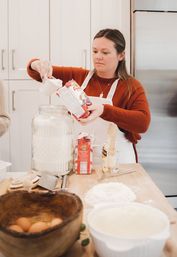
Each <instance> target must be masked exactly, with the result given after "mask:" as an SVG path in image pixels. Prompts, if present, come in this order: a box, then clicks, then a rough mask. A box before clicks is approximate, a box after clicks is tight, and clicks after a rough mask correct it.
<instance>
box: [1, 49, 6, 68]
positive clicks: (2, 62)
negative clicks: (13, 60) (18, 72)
mask: <svg viewBox="0 0 177 257" xmlns="http://www.w3.org/2000/svg"><path fill="white" fill-rule="evenodd" d="M4 53H5V49H1V68H2V70H5V66H4Z"/></svg>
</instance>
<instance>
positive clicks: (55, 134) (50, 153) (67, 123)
mask: <svg viewBox="0 0 177 257" xmlns="http://www.w3.org/2000/svg"><path fill="white" fill-rule="evenodd" d="M72 168H73V119H72V117H71V116H70V115H69V114H68V111H67V109H66V108H65V107H64V106H62V105H56V106H55V105H42V106H40V107H39V113H38V114H37V115H36V116H35V117H34V118H33V121H32V169H33V170H36V171H38V172H39V173H40V172H49V173H52V174H54V175H64V174H67V173H69V172H70V170H71V169H72Z"/></svg>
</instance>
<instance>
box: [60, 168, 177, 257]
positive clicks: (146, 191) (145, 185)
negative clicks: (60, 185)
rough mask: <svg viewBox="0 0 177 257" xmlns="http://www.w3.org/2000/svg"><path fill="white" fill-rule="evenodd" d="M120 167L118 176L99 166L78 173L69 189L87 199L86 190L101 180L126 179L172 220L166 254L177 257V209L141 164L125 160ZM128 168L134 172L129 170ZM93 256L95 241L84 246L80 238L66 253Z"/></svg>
mask: <svg viewBox="0 0 177 257" xmlns="http://www.w3.org/2000/svg"><path fill="white" fill-rule="evenodd" d="M120 170H121V173H122V175H117V176H114V177H111V176H109V175H106V176H105V177H103V175H102V173H101V171H100V170H99V169H98V170H97V172H95V173H93V174H92V175H76V174H74V175H72V176H70V177H69V179H68V185H67V186H68V190H69V191H71V192H74V193H76V194H77V195H79V196H80V197H81V199H82V200H83V203H84V195H85V193H86V192H87V191H88V190H89V189H90V188H91V187H92V186H94V185H96V184H97V183H100V182H106V181H117V182H120V183H124V184H125V185H127V186H128V187H130V188H131V189H132V190H133V191H134V193H135V194H136V197H137V201H138V202H141V203H146V204H149V205H151V206H154V207H157V208H159V209H160V210H161V211H163V212H164V213H166V214H167V216H168V217H169V220H170V223H171V236H170V238H169V240H168V241H167V243H166V246H165V249H164V253H163V254H162V257H177V212H176V211H175V210H174V209H173V207H172V206H171V205H170V203H169V202H168V200H167V199H166V198H165V197H164V195H163V194H162V192H161V191H160V190H159V188H158V187H157V186H156V185H155V183H154V182H153V181H152V179H151V177H150V176H149V175H148V174H147V172H146V171H145V170H144V169H143V167H142V166H141V165H140V164H131V165H130V164H122V165H120ZM128 170H129V171H130V173H127V174H126V172H127V171H128ZM131 171H134V172H131ZM167 172H168V171H167ZM84 208H85V210H86V209H87V206H86V204H85V203H84ZM85 215H86V213H85ZM93 256H96V255H95V253H94V250H93V247H92V245H91V244H90V245H89V246H88V247H85V248H83V247H81V246H80V243H79V242H77V243H76V244H75V245H74V246H73V248H72V249H71V250H70V251H69V252H68V253H67V254H66V255H65V257H93ZM108 257H109V256H108Z"/></svg>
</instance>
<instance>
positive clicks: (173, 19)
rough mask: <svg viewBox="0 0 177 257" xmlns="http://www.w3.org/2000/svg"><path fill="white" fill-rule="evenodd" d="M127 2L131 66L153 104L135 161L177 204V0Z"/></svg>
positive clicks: (151, 104) (172, 201)
mask: <svg viewBox="0 0 177 257" xmlns="http://www.w3.org/2000/svg"><path fill="white" fill-rule="evenodd" d="M131 5H132V15H131V22H132V26H131V34H132V37H131V38H132V48H131V54H132V55H131V69H132V73H133V75H134V76H135V77H136V78H137V79H138V80H140V81H141V83H142V84H143V86H144V88H145V91H146V94H147V97H148V101H149V104H150V110H151V124H150V127H149V129H148V131H147V132H146V133H145V134H142V139H141V141H140V142H139V143H138V145H137V150H138V155H139V162H140V163H142V165H143V166H144V167H145V169H146V170H147V171H148V173H149V174H150V176H152V178H153V180H154V181H155V183H156V184H157V185H158V186H159V188H160V189H161V191H162V192H163V193H164V195H165V196H166V197H168V200H169V201H170V202H171V203H172V205H173V206H174V207H175V208H177V1H163V0H161V1H158V0H154V1H142V0H141V1H136V0H135V1H131Z"/></svg>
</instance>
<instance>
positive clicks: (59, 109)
mask: <svg viewBox="0 0 177 257" xmlns="http://www.w3.org/2000/svg"><path fill="white" fill-rule="evenodd" d="M39 112H40V113H63V114H67V113H68V111H67V109H66V107H65V106H64V105H40V106H39Z"/></svg>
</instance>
